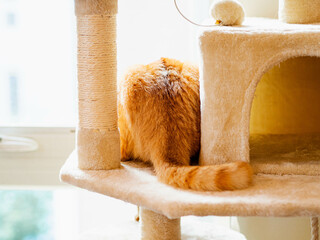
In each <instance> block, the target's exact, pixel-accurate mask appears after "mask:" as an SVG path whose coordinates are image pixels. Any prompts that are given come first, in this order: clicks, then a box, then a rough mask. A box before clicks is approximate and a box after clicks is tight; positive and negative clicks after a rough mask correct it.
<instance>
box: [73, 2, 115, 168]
mask: <svg viewBox="0 0 320 240" xmlns="http://www.w3.org/2000/svg"><path fill="white" fill-rule="evenodd" d="M75 11H76V16H77V30H78V91H79V93H78V95H79V103H78V107H79V127H78V131H77V150H78V158H79V168H81V169H90V170H102V169H104V170H107V169H114V168H118V167H119V166H120V137H119V131H118V126H117V119H118V118H117V45H116V14H117V0H75Z"/></svg>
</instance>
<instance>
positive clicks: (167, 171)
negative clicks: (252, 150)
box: [155, 161, 253, 191]
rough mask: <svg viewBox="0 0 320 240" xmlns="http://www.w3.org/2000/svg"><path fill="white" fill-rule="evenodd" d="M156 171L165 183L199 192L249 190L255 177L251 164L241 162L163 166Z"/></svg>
mask: <svg viewBox="0 0 320 240" xmlns="http://www.w3.org/2000/svg"><path fill="white" fill-rule="evenodd" d="M155 170H156V173H157V176H158V178H159V180H160V181H161V182H163V183H166V184H169V185H171V186H174V187H178V188H184V189H193V190H198V191H223V190H236V189H243V188H247V187H248V186H249V185H250V184H251V182H252V175H253V171H252V168H251V166H250V164H248V163H246V162H241V161H238V162H233V163H227V164H221V165H212V166H172V165H171V166H161V167H158V168H156V169H155Z"/></svg>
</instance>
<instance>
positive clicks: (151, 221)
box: [140, 208, 181, 240]
mask: <svg viewBox="0 0 320 240" xmlns="http://www.w3.org/2000/svg"><path fill="white" fill-rule="evenodd" d="M140 214H141V240H180V239H181V230H180V218H178V219H169V218H167V217H165V216H163V215H161V214H158V213H155V212H153V211H150V210H147V209H145V208H142V209H141V213H140Z"/></svg>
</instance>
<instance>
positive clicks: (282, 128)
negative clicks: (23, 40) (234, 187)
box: [61, 0, 320, 240]
mask: <svg viewBox="0 0 320 240" xmlns="http://www.w3.org/2000/svg"><path fill="white" fill-rule="evenodd" d="M75 4H76V5H75V6H76V15H77V23H78V81H79V126H78V130H77V148H76V151H75V152H74V153H72V155H71V156H70V157H69V159H68V160H67V162H66V163H65V165H64V166H63V168H62V169H61V179H62V181H64V182H67V183H70V184H73V185H76V186H78V187H81V188H85V189H88V190H90V191H94V192H98V193H101V194H104V195H107V196H111V197H114V198H118V199H121V200H123V201H126V202H130V203H132V204H135V205H137V206H141V209H142V211H141V221H142V224H141V226H142V228H141V238H142V239H149V240H151V239H152V240H157V239H165V240H176V239H180V238H181V234H180V217H183V216H187V215H196V216H207V215H216V216H276V217H286V216H310V217H314V218H312V219H313V226H314V229H315V230H314V239H317V237H318V236H317V228H316V225H317V224H318V223H317V218H316V217H318V216H320V94H319V92H320V25H319V24H316V23H317V22H320V11H319V9H320V1H319V0H313V1H311V0H310V1H308V2H306V1H302V0H281V1H280V10H279V15H280V19H281V21H279V20H276V19H260V18H247V19H246V20H245V22H244V23H243V25H242V26H215V27H207V28H204V29H203V30H202V31H201V33H200V36H199V40H200V53H201V63H200V93H201V152H200V164H201V165H210V164H220V163H225V162H230V161H236V160H242V161H247V162H250V163H251V165H252V166H253V168H254V170H255V172H256V175H255V176H254V181H253V185H252V186H251V187H249V188H247V189H244V190H240V191H224V192H197V191H189V190H181V189H176V188H172V187H170V186H167V185H164V184H162V183H160V182H158V181H157V179H156V177H155V176H154V173H153V171H152V168H150V167H147V166H144V165H141V164H138V163H135V162H127V163H125V164H122V163H120V143H119V142H120V140H119V133H118V129H117V92H116V91H117V89H116V76H117V74H116V69H117V62H116V34H115V33H116V13H117V0H76V1H75ZM289 23H290V24H289ZM298 23H299V24H298Z"/></svg>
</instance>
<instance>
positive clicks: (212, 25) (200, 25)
mask: <svg viewBox="0 0 320 240" xmlns="http://www.w3.org/2000/svg"><path fill="white" fill-rule="evenodd" d="M174 5H175V6H176V9H177V10H178V12H179V13H180V15H181V16H182V17H183V18H184V19H185V20H187V21H188V22H190V23H192V24H193V25H196V26H198V27H214V26H217V25H214V24H210V25H205V24H199V23H196V22H193V21H191V20H190V19H189V18H187V17H186V16H185V15H184V14H183V13H182V12H181V10H180V8H179V6H178V4H177V0H174Z"/></svg>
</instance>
